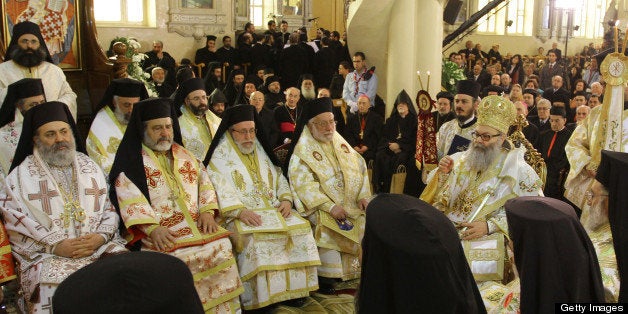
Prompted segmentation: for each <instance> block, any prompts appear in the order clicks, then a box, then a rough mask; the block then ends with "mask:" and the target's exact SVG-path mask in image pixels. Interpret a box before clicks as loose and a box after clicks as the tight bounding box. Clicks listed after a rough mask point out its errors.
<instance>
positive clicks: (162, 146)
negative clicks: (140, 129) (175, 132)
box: [144, 131, 173, 152]
mask: <svg viewBox="0 0 628 314" xmlns="http://www.w3.org/2000/svg"><path fill="white" fill-rule="evenodd" d="M162 140H165V141H162ZM172 142H173V139H172V138H165V137H162V138H160V139H159V140H158V141H157V142H155V141H153V140H152V139H151V138H150V136H148V134H146V131H144V145H146V146H148V148H150V149H152V150H154V151H157V152H165V151H168V150H170V148H171V147H172Z"/></svg>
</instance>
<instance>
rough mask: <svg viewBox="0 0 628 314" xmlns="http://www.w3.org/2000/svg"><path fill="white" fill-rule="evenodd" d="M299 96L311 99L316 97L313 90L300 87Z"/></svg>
mask: <svg viewBox="0 0 628 314" xmlns="http://www.w3.org/2000/svg"><path fill="white" fill-rule="evenodd" d="M301 96H303V98H305V99H307V100H312V99H314V98H316V92H314V90H313V89H310V90H307V89H301Z"/></svg>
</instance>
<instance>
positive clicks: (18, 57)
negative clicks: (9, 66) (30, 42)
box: [11, 47, 46, 68]
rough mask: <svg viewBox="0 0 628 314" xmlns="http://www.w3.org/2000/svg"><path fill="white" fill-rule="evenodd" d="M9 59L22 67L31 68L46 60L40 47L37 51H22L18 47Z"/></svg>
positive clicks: (28, 49)
mask: <svg viewBox="0 0 628 314" xmlns="http://www.w3.org/2000/svg"><path fill="white" fill-rule="evenodd" d="M11 58H12V59H13V61H15V63H17V64H19V65H21V66H23V67H27V68H32V67H35V66H38V65H40V64H41V63H42V62H43V61H44V59H45V58H46V52H45V51H44V49H43V48H41V47H40V48H39V49H37V50H33V49H30V48H27V49H22V48H19V47H18V48H17V49H15V50H14V51H13V53H12V56H11Z"/></svg>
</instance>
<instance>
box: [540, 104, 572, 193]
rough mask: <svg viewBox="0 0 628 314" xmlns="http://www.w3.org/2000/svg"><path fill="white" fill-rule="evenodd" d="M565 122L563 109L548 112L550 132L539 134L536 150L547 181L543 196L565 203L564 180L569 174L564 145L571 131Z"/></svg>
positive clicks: (554, 108) (557, 108) (556, 108)
mask: <svg viewBox="0 0 628 314" xmlns="http://www.w3.org/2000/svg"><path fill="white" fill-rule="evenodd" d="M566 122H567V119H566V113H565V109H564V108H561V107H553V108H552V109H551V110H550V124H551V128H552V129H551V131H548V132H545V133H543V134H541V136H540V138H539V145H538V149H539V151H540V153H541V156H542V157H543V160H545V165H546V167H547V179H546V180H545V188H544V189H543V193H544V194H545V196H548V197H553V198H556V199H559V200H563V201H565V197H564V196H563V194H564V192H565V186H564V185H565V179H566V178H567V174H569V160H567V154H566V153H565V145H567V141H569V138H570V137H571V133H572V130H571V129H569V128H566V127H565V123H566Z"/></svg>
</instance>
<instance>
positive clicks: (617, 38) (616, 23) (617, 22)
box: [615, 20, 619, 52]
mask: <svg viewBox="0 0 628 314" xmlns="http://www.w3.org/2000/svg"><path fill="white" fill-rule="evenodd" d="M617 25H619V20H617V21H615V52H619V48H618V46H619V36H618V34H617Z"/></svg>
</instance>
